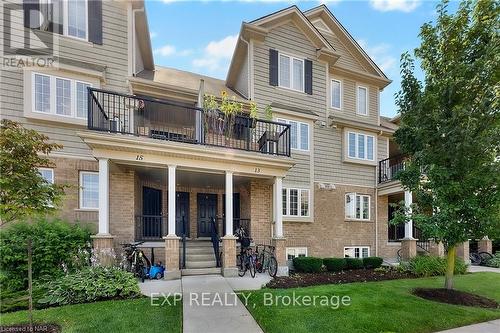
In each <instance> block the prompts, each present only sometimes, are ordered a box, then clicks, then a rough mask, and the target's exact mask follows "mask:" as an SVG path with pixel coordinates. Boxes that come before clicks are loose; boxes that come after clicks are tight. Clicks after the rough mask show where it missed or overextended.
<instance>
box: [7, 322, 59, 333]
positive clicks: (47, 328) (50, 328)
mask: <svg viewBox="0 0 500 333" xmlns="http://www.w3.org/2000/svg"><path fill="white" fill-rule="evenodd" d="M33 331H34V332H40V333H60V332H61V326H59V325H57V324H37V323H34V324H33ZM0 332H31V330H30V325H29V324H17V325H0Z"/></svg>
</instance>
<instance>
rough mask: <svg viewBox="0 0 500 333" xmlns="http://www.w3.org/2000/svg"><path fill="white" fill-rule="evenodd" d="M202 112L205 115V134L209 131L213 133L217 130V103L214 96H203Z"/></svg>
mask: <svg viewBox="0 0 500 333" xmlns="http://www.w3.org/2000/svg"><path fill="white" fill-rule="evenodd" d="M203 110H204V113H205V117H204V118H205V119H204V129H205V133H207V132H208V131H209V130H212V131H215V130H216V128H217V120H218V118H219V103H217V100H216V99H215V96H214V95H207V94H205V96H203Z"/></svg>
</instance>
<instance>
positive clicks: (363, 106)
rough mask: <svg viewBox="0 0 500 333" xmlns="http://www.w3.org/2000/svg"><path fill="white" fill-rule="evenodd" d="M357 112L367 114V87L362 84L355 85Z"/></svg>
mask: <svg viewBox="0 0 500 333" xmlns="http://www.w3.org/2000/svg"><path fill="white" fill-rule="evenodd" d="M356 90H357V94H356V95H357V97H356V100H357V109H356V112H357V114H360V115H363V116H367V115H368V88H366V87H363V86H358V87H357V89H356Z"/></svg>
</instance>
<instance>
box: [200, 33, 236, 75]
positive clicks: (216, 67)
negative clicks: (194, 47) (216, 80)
mask: <svg viewBox="0 0 500 333" xmlns="http://www.w3.org/2000/svg"><path fill="white" fill-rule="evenodd" d="M237 41H238V35H230V36H227V37H224V38H223V39H221V40H217V41H211V42H210V43H208V44H207V46H205V48H204V54H203V55H202V56H201V57H199V58H196V59H194V60H193V66H194V67H198V68H204V69H205V70H207V71H208V72H209V73H215V72H222V71H227V67H228V66H229V60H230V59H231V57H232V55H233V52H234V48H235V47H236V42H237ZM219 74H221V73H219Z"/></svg>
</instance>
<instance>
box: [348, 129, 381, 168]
mask: <svg viewBox="0 0 500 333" xmlns="http://www.w3.org/2000/svg"><path fill="white" fill-rule="evenodd" d="M374 142H375V138H374V137H373V136H372V135H366V134H362V133H355V132H349V133H348V143H347V144H348V147H347V151H348V156H349V158H356V159H360V160H368V161H373V151H374Z"/></svg>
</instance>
